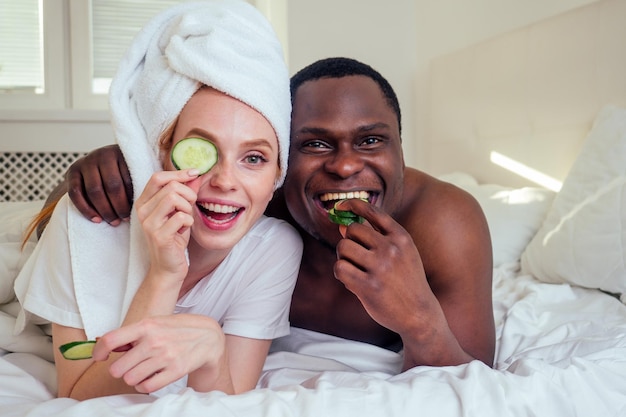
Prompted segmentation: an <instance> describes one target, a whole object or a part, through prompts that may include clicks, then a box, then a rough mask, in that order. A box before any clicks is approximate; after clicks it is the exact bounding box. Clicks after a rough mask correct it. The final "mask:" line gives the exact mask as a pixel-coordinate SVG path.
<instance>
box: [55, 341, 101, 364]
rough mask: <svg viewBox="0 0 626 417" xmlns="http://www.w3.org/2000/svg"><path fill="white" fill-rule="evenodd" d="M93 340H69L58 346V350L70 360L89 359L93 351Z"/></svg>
mask: <svg viewBox="0 0 626 417" xmlns="http://www.w3.org/2000/svg"><path fill="white" fill-rule="evenodd" d="M95 344H96V341H95V340H81V341H78V342H69V343H66V344H64V345H61V346H59V351H61V355H63V357H64V358H65V359H69V360H72V361H75V360H79V359H89V358H91V354H92V353H93V347H94V345H95Z"/></svg>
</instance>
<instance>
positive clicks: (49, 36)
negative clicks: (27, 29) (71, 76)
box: [0, 0, 67, 110]
mask: <svg viewBox="0 0 626 417" xmlns="http://www.w3.org/2000/svg"><path fill="white" fill-rule="evenodd" d="M63 4H64V0H45V1H42V6H41V7H42V14H43V16H42V20H43V65H44V92H43V94H36V93H35V92H32V91H15V92H9V93H2V94H0V110H57V109H63V108H66V104H67V103H66V91H65V88H66V85H67V84H66V81H65V77H66V75H65V74H66V71H65V68H66V66H65V57H66V56H67V55H66V46H65V41H64V39H65V29H64V27H65V26H66V25H65V23H66V16H65V10H66V9H65V7H63Z"/></svg>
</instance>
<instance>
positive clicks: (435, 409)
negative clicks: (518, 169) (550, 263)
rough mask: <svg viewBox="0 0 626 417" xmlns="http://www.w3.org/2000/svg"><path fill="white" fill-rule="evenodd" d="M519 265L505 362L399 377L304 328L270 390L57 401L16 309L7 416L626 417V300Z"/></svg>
mask: <svg viewBox="0 0 626 417" xmlns="http://www.w3.org/2000/svg"><path fill="white" fill-rule="evenodd" d="M517 271H518V264H517V263H513V264H506V265H502V266H500V267H498V268H497V269H495V270H494V312H495V318H496V326H497V354H496V363H495V368H494V369H491V368H489V367H487V366H485V365H484V364H482V363H480V362H479V361H475V362H472V363H469V364H466V365H461V366H453V367H443V368H433V367H417V368H415V369H411V370H409V371H406V372H403V373H398V372H397V371H398V367H399V366H400V358H399V356H398V355H397V354H396V353H393V352H389V351H387V350H384V349H379V348H376V347H374V346H371V345H367V344H363V343H357V342H351V341H346V340H342V339H338V338H335V337H330V336H327V335H322V334H317V333H313V332H309V331H304V330H301V329H293V331H292V335H291V336H289V337H287V338H283V339H281V340H279V341H278V342H277V343H275V345H274V347H273V352H272V353H271V354H270V356H269V357H268V359H267V362H266V364H265V368H264V372H263V375H262V378H261V380H260V382H259V388H258V389H257V390H254V391H252V392H248V393H245V394H242V395H235V396H226V395H224V394H221V393H209V394H201V393H196V392H194V391H192V390H189V389H186V390H184V391H182V392H181V393H179V394H170V395H168V396H165V397H162V398H160V399H155V398H152V397H150V396H145V395H119V396H112V397H105V398H98V399H93V400H89V401H83V402H78V401H74V400H70V399H65V398H55V394H54V392H55V370H54V366H53V365H52V364H51V363H50V362H49V361H48V360H46V359H44V358H49V354H50V351H49V349H50V345H49V341H48V340H47V337H45V335H44V334H43V333H42V332H41V331H40V329H38V328H33V329H30V332H29V333H26V334H23V335H20V336H18V337H14V336H12V333H11V332H12V330H13V328H12V325H13V322H14V313H15V312H14V311H13V309H14V307H15V306H12V305H11V304H6V305H4V306H3V311H2V312H0V330H1V331H0V347H1V348H3V349H4V351H5V353H4V355H3V356H2V357H1V358H0V416H2V417H11V416H16V417H18V416H19V417H22V416H30V417H38V416H42V417H44V416H45V417H52V416H64V417H73V416H80V417H85V416H105V417H106V416H129V417H130V416H132V417H154V416H271V417H280V416H316V417H320V416H335V415H336V416H358V417H366V416H442V417H443V416H474V415H475V416H481V417H490V416H494V417H496V416H497V417H502V416H544V415H545V416H551V417H560V416H562V417H573V416H594V417H596V416H603V417H605V416H606V417H608V416H626V306H625V305H623V304H622V303H620V302H619V301H618V300H617V299H615V298H614V297H612V296H609V295H607V294H604V293H602V292H600V291H597V290H587V289H581V288H574V287H571V286H569V285H567V284H556V285H555V284H544V283H540V282H539V281H537V280H535V279H534V278H532V277H531V276H527V275H519V272H517ZM42 357H43V358H42Z"/></svg>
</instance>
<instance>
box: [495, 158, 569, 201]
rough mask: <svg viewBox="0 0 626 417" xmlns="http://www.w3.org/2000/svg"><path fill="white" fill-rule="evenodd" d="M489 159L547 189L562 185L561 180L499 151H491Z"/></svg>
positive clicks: (554, 188)
mask: <svg viewBox="0 0 626 417" xmlns="http://www.w3.org/2000/svg"><path fill="white" fill-rule="evenodd" d="M489 159H490V160H491V162H493V163H494V164H496V165H498V166H500V167H502V168H504V169H506V170H507V171H510V172H512V173H514V174H517V175H519V176H520V177H522V178H526V179H527V180H529V181H532V182H534V183H535V184H538V185H540V186H542V187H545V188H547V189H548V190H552V191H555V192H558V191H559V190H560V189H561V186H562V185H563V183H562V182H561V181H559V180H557V179H554V178H552V177H550V176H548V175H546V174H544V173H542V172H539V171H537V170H536V169H533V168H531V167H529V166H526V165H524V164H522V163H521V162H518V161H515V160H513V159H511V158H509V157H507V156H504V155H502V154H501V153H498V152H495V151H492V152H491V154H490V155H489Z"/></svg>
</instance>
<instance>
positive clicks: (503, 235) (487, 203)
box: [439, 172, 555, 267]
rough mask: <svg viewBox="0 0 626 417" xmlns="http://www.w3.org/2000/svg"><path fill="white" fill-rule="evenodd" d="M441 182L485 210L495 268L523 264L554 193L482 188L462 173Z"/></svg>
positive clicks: (492, 186) (494, 186) (447, 176)
mask: <svg viewBox="0 0 626 417" xmlns="http://www.w3.org/2000/svg"><path fill="white" fill-rule="evenodd" d="M439 179H441V180H444V181H447V182H450V183H452V184H454V185H456V186H457V187H459V188H462V189H464V190H465V191H467V192H469V193H470V194H472V196H474V198H475V199H476V200H477V201H478V203H479V204H480V206H481V207H482V209H483V212H484V213H485V217H486V218H487V224H488V225H489V232H490V234H491V245H492V247H493V266H494V267H498V266H500V265H502V264H505V263H511V262H519V260H520V257H521V255H522V252H523V251H524V248H526V245H528V243H529V242H530V240H531V239H532V238H533V236H534V235H535V233H536V232H537V230H539V227H541V223H542V222H543V220H544V218H545V216H546V213H547V212H548V210H549V208H550V204H551V203H552V200H553V199H554V196H555V192H554V191H550V190H547V189H544V188H534V187H524V188H511V187H506V186H503V185H498V184H479V183H478V182H477V181H476V179H475V178H473V177H472V176H470V175H469V174H466V173H460V172H455V173H451V174H447V175H442V176H440V177H439Z"/></svg>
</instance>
